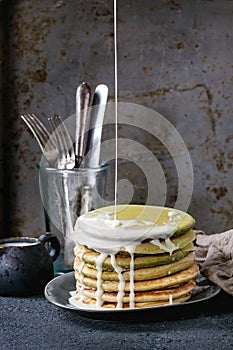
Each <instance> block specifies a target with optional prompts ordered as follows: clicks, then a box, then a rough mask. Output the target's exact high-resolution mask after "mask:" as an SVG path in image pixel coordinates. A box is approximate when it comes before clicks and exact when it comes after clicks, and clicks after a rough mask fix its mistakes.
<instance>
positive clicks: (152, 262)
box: [74, 243, 194, 271]
mask: <svg viewBox="0 0 233 350" xmlns="http://www.w3.org/2000/svg"><path fill="white" fill-rule="evenodd" d="M193 248H194V246H193V243H189V244H188V245H187V246H186V247H184V248H183V249H178V250H176V251H174V252H173V253H172V254H169V253H164V254H157V255H145V256H136V257H135V259H134V268H135V269H141V268H147V267H155V266H159V265H165V264H170V263H172V262H175V261H178V260H180V259H182V258H183V257H185V256H186V255H188V254H189V253H190V251H193ZM79 249H80V248H79ZM84 249H85V253H84V254H83V256H82V259H83V261H84V262H85V264H86V265H87V266H90V267H91V266H96V258H98V256H99V255H100V254H99V253H97V252H95V251H94V250H92V249H88V248H84ZM76 254H78V251H77V249H76ZM76 259H79V256H76V257H75V260H76ZM130 260H131V258H130V257H128V256H126V257H124V256H121V255H119V254H117V255H116V263H117V265H118V266H120V267H122V268H123V269H125V270H128V269H129V267H130ZM74 264H76V262H74ZM102 269H103V270H107V271H114V269H113V267H112V264H111V258H110V256H108V257H107V258H106V259H105V260H104V262H103V264H102Z"/></svg>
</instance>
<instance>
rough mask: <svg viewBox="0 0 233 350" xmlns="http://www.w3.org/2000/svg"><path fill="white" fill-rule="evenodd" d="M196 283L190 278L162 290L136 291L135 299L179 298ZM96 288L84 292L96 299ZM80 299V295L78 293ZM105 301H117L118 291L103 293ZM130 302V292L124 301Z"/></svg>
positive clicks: (188, 291) (166, 299)
mask: <svg viewBox="0 0 233 350" xmlns="http://www.w3.org/2000/svg"><path fill="white" fill-rule="evenodd" d="M195 285H196V283H195V281H194V280H190V281H188V282H187V283H184V284H182V285H179V286H176V287H173V288H168V289H162V290H151V291H143V292H135V296H134V301H135V303H148V302H157V301H169V298H170V296H172V298H174V299H175V298H179V297H182V296H184V295H187V294H188V293H190V292H191V290H192V289H193V288H194V287H195ZM95 292H96V290H94V289H84V290H83V291H82V294H83V295H84V296H85V297H87V298H90V299H93V300H96V297H95ZM77 299H78V295H77ZM102 300H103V302H110V303H116V302H117V292H104V293H103V294H102ZM129 302H130V295H129V293H125V295H124V296H123V303H129Z"/></svg>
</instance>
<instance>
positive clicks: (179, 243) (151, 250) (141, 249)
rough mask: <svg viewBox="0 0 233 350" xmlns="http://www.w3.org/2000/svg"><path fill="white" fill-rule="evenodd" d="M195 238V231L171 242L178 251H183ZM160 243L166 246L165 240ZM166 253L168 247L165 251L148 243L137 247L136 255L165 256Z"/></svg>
mask: <svg viewBox="0 0 233 350" xmlns="http://www.w3.org/2000/svg"><path fill="white" fill-rule="evenodd" d="M195 238H196V234H195V232H194V231H193V230H189V231H188V232H186V233H184V234H183V235H180V236H178V237H174V238H171V242H172V244H174V245H175V246H176V247H177V249H182V248H184V247H186V246H187V245H188V244H189V243H191V242H193V241H194V240H195ZM160 243H161V244H163V245H164V246H165V241H164V240H161V241H160ZM164 251H166V247H165V249H161V248H160V247H158V246H157V245H156V244H154V243H150V242H146V243H141V244H139V245H138V246H137V248H136V250H135V254H138V255H147V254H150V255H152V254H163V253H164Z"/></svg>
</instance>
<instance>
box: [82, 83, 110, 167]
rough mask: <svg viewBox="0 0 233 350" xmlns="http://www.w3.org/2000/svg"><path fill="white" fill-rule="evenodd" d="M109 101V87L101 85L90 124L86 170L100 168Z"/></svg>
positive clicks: (97, 90)
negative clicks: (105, 116) (102, 137)
mask: <svg viewBox="0 0 233 350" xmlns="http://www.w3.org/2000/svg"><path fill="white" fill-rule="evenodd" d="M107 99H108V87H107V85H105V84H99V85H98V86H97V87H96V89H95V93H94V96H93V102H92V108H91V115H90V123H89V125H88V135H87V144H86V150H85V153H86V155H87V156H86V159H85V167H86V168H95V167H97V166H99V159H100V146H101V136H102V128H103V121H104V114H105V110H106V103H107Z"/></svg>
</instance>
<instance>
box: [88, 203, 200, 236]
mask: <svg viewBox="0 0 233 350" xmlns="http://www.w3.org/2000/svg"><path fill="white" fill-rule="evenodd" d="M116 208H117V219H118V220H138V221H139V222H143V221H152V222H154V223H155V224H156V225H164V224H167V223H168V221H169V216H168V213H169V212H175V213H177V214H179V215H180V217H181V220H180V221H179V223H178V228H177V230H176V232H175V233H174V234H173V236H179V235H182V234H184V233H185V232H187V231H189V230H190V229H191V228H193V227H194V224H195V220H194V218H193V217H192V216H191V215H189V214H187V213H185V212H183V211H181V210H177V209H174V208H168V207H158V206H150V205H134V204H130V205H128V204H127V205H117V207H116ZM114 211H115V207H114V206H108V207H103V208H99V209H96V210H94V211H93V212H92V213H93V215H95V213H98V212H101V213H104V212H105V213H112V217H113V215H114Z"/></svg>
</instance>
